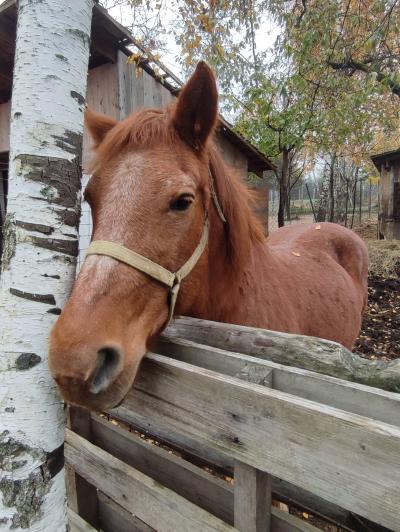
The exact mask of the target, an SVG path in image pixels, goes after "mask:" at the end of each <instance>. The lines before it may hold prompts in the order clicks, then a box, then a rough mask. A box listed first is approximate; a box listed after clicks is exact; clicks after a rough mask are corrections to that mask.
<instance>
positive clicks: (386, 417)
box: [155, 337, 400, 427]
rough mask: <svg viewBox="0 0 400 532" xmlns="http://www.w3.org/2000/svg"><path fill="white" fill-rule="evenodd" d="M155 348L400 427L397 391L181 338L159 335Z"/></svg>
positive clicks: (168, 354) (177, 357) (217, 369)
mask: <svg viewBox="0 0 400 532" xmlns="http://www.w3.org/2000/svg"><path fill="white" fill-rule="evenodd" d="M155 350H156V351H157V353H161V354H163V355H166V356H170V357H172V358H174V359H176V360H181V361H183V362H188V363H189V364H194V365H196V366H200V367H202V368H206V369H210V370H212V371H216V372H219V373H223V374H224V375H230V376H232V377H237V378H240V379H243V380H249V381H250V382H255V383H258V384H262V385H264V386H266V385H267V386H272V387H273V388H274V389H275V390H279V391H281V392H286V393H291V394H293V395H296V396H298V397H303V398H304V399H309V400H311V401H316V402H317V403H322V404H325V405H329V406H333V407H335V408H340V409H341V410H347V411H348V412H352V413H353V414H359V415H361V416H366V417H370V418H373V419H377V420H379V421H383V422H385V423H389V424H391V425H396V426H398V427H400V395H399V394H396V393H391V392H386V391H383V390H380V389H378V388H372V387H370V386H365V385H363V384H357V383H354V382H346V381H343V380H341V379H336V378H334V377H329V376H326V375H322V374H320V373H315V372H311V371H308V370H304V369H300V368H295V367H292V366H284V365H282V364H277V363H276V362H271V361H269V360H264V359H261V358H256V357H249V356H246V355H242V354H240V353H232V352H229V351H225V350H223V349H219V348H217V347H209V346H206V345H201V344H197V343H195V342H191V341H190V340H184V339H180V338H172V337H170V338H168V339H167V338H161V340H160V341H159V343H158V345H157V346H156V347H155ZM286 350H287V349H286ZM266 372H270V373H271V375H270V376H269V379H268V380H266V379H265V378H263V374H266Z"/></svg>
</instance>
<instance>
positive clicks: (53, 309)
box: [47, 307, 61, 316]
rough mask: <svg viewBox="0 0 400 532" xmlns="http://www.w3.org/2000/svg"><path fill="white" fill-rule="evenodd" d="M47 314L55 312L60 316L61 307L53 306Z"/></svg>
mask: <svg viewBox="0 0 400 532" xmlns="http://www.w3.org/2000/svg"><path fill="white" fill-rule="evenodd" d="M47 314H55V315H56V316H59V315H60V314H61V309H60V308H58V307H54V308H51V309H49V310H48V311H47Z"/></svg>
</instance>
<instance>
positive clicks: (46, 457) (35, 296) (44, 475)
mask: <svg viewBox="0 0 400 532" xmlns="http://www.w3.org/2000/svg"><path fill="white" fill-rule="evenodd" d="M91 15H92V0H69V1H68V2H65V0H19V3H18V28H17V43H16V57H15V67H14V87H13V96H12V108H11V137H10V141H11V151H10V174H9V198H8V212H7V217H6V223H5V228H4V249H3V261H2V273H1V285H0V324H1V335H0V350H1V352H0V409H1V417H0V471H1V479H0V530H10V529H13V530H26V529H29V530H30V531H38V532H39V531H40V532H59V531H63V530H66V527H67V518H66V507H65V506H66V505H65V502H66V501H65V487H64V470H63V449H62V445H63V440H64V411H63V410H64V409H63V403H62V401H61V399H60V397H59V396H58V394H57V392H56V389H55V385H54V383H53V381H52V379H51V377H50V374H49V371H48V367H47V349H48V333H49V329H50V328H51V326H52V325H53V323H54V321H55V319H56V317H57V315H58V314H59V313H60V309H61V308H62V306H63V304H64V301H65V299H66V297H67V295H68V293H69V290H70V287H71V284H72V281H73V279H74V273H75V266H76V257H77V254H78V229H77V228H78V220H79V207H80V181H81V169H80V156H81V145H82V131H83V111H84V105H85V98H84V95H85V92H86V78H87V68H88V58H89V44H90V23H91Z"/></svg>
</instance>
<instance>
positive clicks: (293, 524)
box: [271, 508, 319, 532]
mask: <svg viewBox="0 0 400 532" xmlns="http://www.w3.org/2000/svg"><path fill="white" fill-rule="evenodd" d="M271 519H272V530H273V532H317V531H318V530H319V528H315V526H312V525H310V524H309V523H307V522H306V521H303V520H301V519H298V518H297V517H295V516H294V515H290V514H289V513H286V512H282V511H279V510H278V509H277V508H272V510H271Z"/></svg>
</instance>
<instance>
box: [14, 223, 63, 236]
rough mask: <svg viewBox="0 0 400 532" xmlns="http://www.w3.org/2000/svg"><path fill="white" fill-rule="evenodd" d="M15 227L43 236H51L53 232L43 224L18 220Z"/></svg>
mask: <svg viewBox="0 0 400 532" xmlns="http://www.w3.org/2000/svg"><path fill="white" fill-rule="evenodd" d="M15 225H17V226H18V227H22V229H26V230H27V231H36V232H38V233H43V234H44V235H51V233H53V232H54V228H53V227H50V226H48V225H43V224H35V223H31V222H21V221H20V220H16V222H15Z"/></svg>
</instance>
